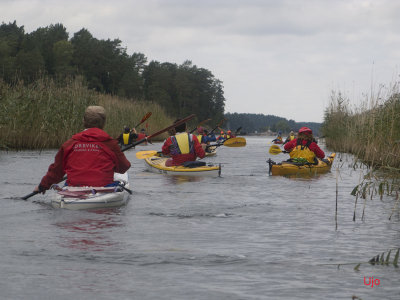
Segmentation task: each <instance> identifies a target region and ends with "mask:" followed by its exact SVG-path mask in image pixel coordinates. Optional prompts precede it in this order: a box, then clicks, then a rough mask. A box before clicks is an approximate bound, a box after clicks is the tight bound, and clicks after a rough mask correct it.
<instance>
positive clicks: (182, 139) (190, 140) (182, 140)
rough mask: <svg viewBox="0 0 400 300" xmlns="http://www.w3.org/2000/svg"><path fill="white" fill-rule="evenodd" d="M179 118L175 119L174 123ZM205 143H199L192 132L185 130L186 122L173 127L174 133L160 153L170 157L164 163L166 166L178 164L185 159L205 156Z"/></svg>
mask: <svg viewBox="0 0 400 300" xmlns="http://www.w3.org/2000/svg"><path fill="white" fill-rule="evenodd" d="M180 120H181V119H177V120H175V123H176V122H178V121H180ZM204 149H205V144H203V145H201V144H200V143H199V140H198V139H197V137H196V136H195V135H194V134H190V133H187V132H186V123H183V124H181V125H178V126H177V127H175V135H171V136H170V137H169V138H167V140H166V141H165V142H164V145H163V146H162V153H163V154H164V155H170V156H171V158H170V159H168V160H167V161H166V163H165V165H166V166H167V167H170V166H179V165H182V164H183V163H184V162H187V161H195V160H196V158H197V157H199V158H203V157H204V156H205V152H204Z"/></svg>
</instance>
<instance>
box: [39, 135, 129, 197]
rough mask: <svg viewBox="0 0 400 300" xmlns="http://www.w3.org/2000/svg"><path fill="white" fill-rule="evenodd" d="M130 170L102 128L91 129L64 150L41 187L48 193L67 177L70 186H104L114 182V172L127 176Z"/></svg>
mask: <svg viewBox="0 0 400 300" xmlns="http://www.w3.org/2000/svg"><path fill="white" fill-rule="evenodd" d="M130 166H131V163H130V162H129V161H128V160H127V159H126V157H125V155H124V153H122V151H121V149H120V147H119V146H118V143H117V141H116V140H113V139H112V138H111V137H110V136H109V135H108V134H107V133H106V132H105V131H103V130H101V129H99V128H88V129H86V130H84V131H82V132H80V133H77V134H75V135H73V136H72V138H71V139H69V140H68V141H66V142H65V143H64V144H63V145H62V146H61V148H60V149H59V150H58V152H57V155H56V157H55V160H54V163H53V164H51V165H50V166H49V169H48V171H47V173H46V175H45V176H44V177H43V178H42V181H41V182H40V186H41V187H42V188H44V189H49V188H50V186H51V185H52V184H55V183H58V182H60V181H62V178H63V176H64V174H65V173H66V174H67V177H68V179H67V182H68V185H70V186H105V185H107V184H109V183H112V182H113V181H114V172H117V173H125V172H126V171H127V170H128V169H129V168H130Z"/></svg>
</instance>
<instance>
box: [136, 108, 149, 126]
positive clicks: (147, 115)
mask: <svg viewBox="0 0 400 300" xmlns="http://www.w3.org/2000/svg"><path fill="white" fill-rule="evenodd" d="M151 115H152V112H151V111H149V112H148V113H147V114H145V115H144V116H143V118H142V119H141V120H140V122H139V123H138V124H137V125H135V126H134V128H136V127H138V126H139V125H140V124H142V123H143V122H145V121H146V120H147V119H148V118H150V116H151Z"/></svg>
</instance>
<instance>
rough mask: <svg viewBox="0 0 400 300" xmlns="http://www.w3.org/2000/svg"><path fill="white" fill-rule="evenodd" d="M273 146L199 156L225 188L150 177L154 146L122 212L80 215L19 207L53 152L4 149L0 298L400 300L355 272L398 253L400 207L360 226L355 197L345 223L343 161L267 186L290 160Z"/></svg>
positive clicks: (42, 206) (389, 273)
mask: <svg viewBox="0 0 400 300" xmlns="http://www.w3.org/2000/svg"><path fill="white" fill-rule="evenodd" d="M271 139H272V138H261V137H247V146H246V147H244V148H228V147H220V148H219V149H218V154H217V156H215V157H211V158H207V159H206V160H207V161H209V162H214V163H221V164H222V177H220V178H196V179H188V178H182V177H180V178H176V177H174V176H166V175H161V174H153V173H149V172H146V171H145V167H144V164H143V161H141V160H137V159H136V158H135V152H136V151H140V150H159V149H160V148H161V145H160V144H154V145H148V146H139V147H137V149H132V150H128V151H127V152H126V155H127V157H128V159H129V160H130V161H131V162H132V164H133V168H131V169H130V170H129V175H130V179H131V188H132V189H133V190H134V195H133V196H132V197H131V200H130V202H129V203H128V205H126V206H124V207H122V208H119V209H114V210H98V211H78V212H77V211H68V210H62V209H53V208H51V207H50V206H49V205H48V203H49V199H48V196H47V195H48V193H47V194H46V195H36V196H34V197H32V198H30V199H29V200H28V201H23V200H20V199H18V198H19V197H21V196H24V195H26V194H29V193H30V192H31V191H32V189H33V188H34V186H35V185H36V184H37V183H38V182H39V181H40V179H41V177H42V176H43V175H44V174H45V172H46V170H47V167H48V165H49V164H50V163H51V162H52V161H53V159H54V155H55V153H56V150H49V151H43V152H41V153H39V152H36V151H23V152H1V153H0V170H1V172H0V182H1V184H2V192H1V196H0V197H1V199H0V240H1V244H0V253H1V254H2V255H1V256H0V291H1V293H0V298H1V299H68V300H69V299H71V297H73V298H74V299H351V297H352V296H353V295H355V296H358V297H360V298H362V299H399V295H400V289H399V283H398V277H399V270H398V269H397V268H394V267H393V266H381V265H379V266H376V265H375V266H372V265H369V264H367V263H365V264H362V265H361V266H360V268H359V271H355V270H354V267H355V266H356V264H357V263H358V262H366V261H368V260H369V259H370V258H372V257H373V256H376V255H377V254H379V253H382V252H387V251H388V250H389V249H393V248H396V247H399V239H400V234H399V215H398V213H397V214H395V215H394V217H393V218H392V220H390V221H389V220H388V217H389V215H390V213H391V210H392V208H393V205H394V202H395V200H394V199H392V198H384V199H383V201H381V200H379V199H374V200H368V201H366V202H365V219H364V220H361V214H362V209H363V205H364V202H363V200H359V202H358V205H357V209H356V220H355V222H353V212H354V201H355V198H354V197H353V196H351V195H350V192H351V190H352V189H353V187H354V186H355V185H356V184H358V183H359V181H360V178H361V176H362V174H363V172H365V171H364V170H359V169H357V170H354V169H352V168H351V166H352V163H353V158H352V157H351V156H349V155H342V154H338V155H337V159H336V160H335V163H334V166H333V168H332V171H331V172H330V173H327V174H323V175H320V176H318V177H314V178H285V177H272V176H269V175H268V166H267V163H266V160H267V159H268V158H270V157H271V158H272V159H273V160H275V161H281V160H284V159H286V158H287V155H285V154H279V155H275V156H272V155H270V154H269V153H268V146H269V144H268V143H269V142H270V141H271ZM322 147H323V146H322ZM323 149H324V150H326V149H325V148H324V147H323ZM326 152H327V153H329V151H326ZM336 191H337V192H338V196H337V200H338V214H337V224H336V221H335V207H336ZM336 227H337V228H336ZM348 263H349V264H348ZM364 277H366V278H367V280H368V278H369V277H374V279H376V278H377V279H379V280H380V285H379V286H374V287H373V288H372V287H370V286H366V285H365V284H364ZM367 282H368V281H367Z"/></svg>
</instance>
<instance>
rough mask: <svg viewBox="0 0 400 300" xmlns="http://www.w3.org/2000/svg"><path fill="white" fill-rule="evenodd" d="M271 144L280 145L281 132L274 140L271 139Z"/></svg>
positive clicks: (281, 140)
mask: <svg viewBox="0 0 400 300" xmlns="http://www.w3.org/2000/svg"><path fill="white" fill-rule="evenodd" d="M272 142H273V143H275V144H282V142H283V139H282V132H281V131H279V132H278V135H277V137H276V138H275V139H273V140H272Z"/></svg>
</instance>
